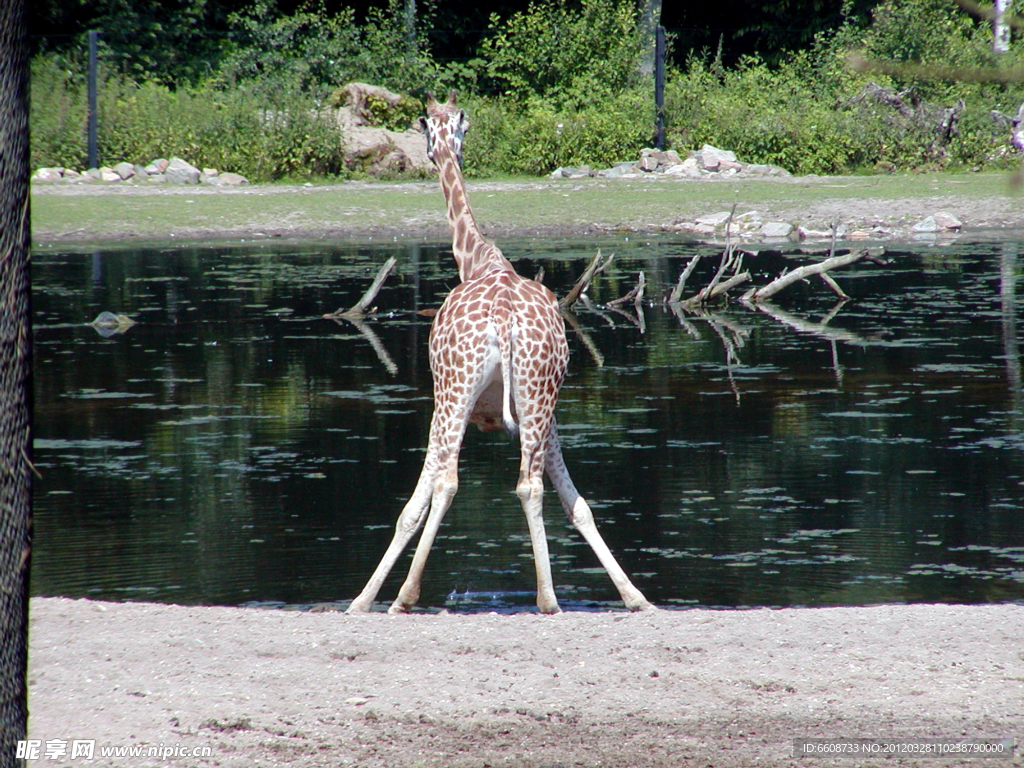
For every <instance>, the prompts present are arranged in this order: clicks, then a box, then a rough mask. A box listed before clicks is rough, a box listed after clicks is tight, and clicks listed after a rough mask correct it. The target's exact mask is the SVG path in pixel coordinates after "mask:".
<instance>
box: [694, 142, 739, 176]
mask: <svg viewBox="0 0 1024 768" xmlns="http://www.w3.org/2000/svg"><path fill="white" fill-rule="evenodd" d="M694 157H696V158H697V163H698V164H699V165H700V167H701V168H703V169H704V170H706V171H717V170H718V166H719V165H721V163H722V161H723V160H724V161H726V162H729V163H735V162H736V153H735V152H730V151H729V150H727V149H718V148H717V147H713V146H711V145H710V144H705V145H704V146H703V147H701V148H700V149H699V150H697V152H695V153H694Z"/></svg>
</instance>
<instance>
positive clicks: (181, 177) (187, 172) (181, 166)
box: [164, 157, 200, 184]
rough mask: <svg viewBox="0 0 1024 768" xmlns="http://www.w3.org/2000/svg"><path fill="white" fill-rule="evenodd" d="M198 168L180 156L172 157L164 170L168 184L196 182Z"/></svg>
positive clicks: (197, 181)
mask: <svg viewBox="0 0 1024 768" xmlns="http://www.w3.org/2000/svg"><path fill="white" fill-rule="evenodd" d="M199 175H200V173H199V169H198V168H196V167H195V166H194V165H192V164H191V163H188V162H186V161H185V160H182V159H181V158H180V157H172V158H171V161H170V162H169V163H168V164H167V168H166V170H165V171H164V176H166V177H167V181H168V183H170V184H198V183H199Z"/></svg>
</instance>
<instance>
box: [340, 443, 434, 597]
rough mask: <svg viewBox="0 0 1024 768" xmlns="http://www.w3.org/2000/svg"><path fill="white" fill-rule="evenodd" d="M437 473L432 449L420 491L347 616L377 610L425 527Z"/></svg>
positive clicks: (411, 502)
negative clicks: (402, 559)
mask: <svg viewBox="0 0 1024 768" xmlns="http://www.w3.org/2000/svg"><path fill="white" fill-rule="evenodd" d="M431 442H433V440H431ZM437 473H438V467H437V464H436V461H435V460H434V456H433V454H432V451H431V450H429V449H428V451H427V458H426V460H425V461H424V462H423V470H422V471H421V472H420V477H419V480H417V481H416V490H415V491H413V494H412V497H411V498H410V499H409V501H408V502H406V505H405V507H404V508H403V509H402V513H401V514H400V515H399V516H398V522H397V523H396V524H395V535H394V537H393V538H392V539H391V543H390V544H389V545H388V548H387V550H386V551H385V553H384V556H383V557H382V558H381V560H380V563H379V564H378V565H377V568H376V570H374V572H373V575H372V576H370V579H369V581H367V582H366V586H365V587H363V591H362V592H360V593H359V596H358V597H356V599H355V600H353V601H352V603H351V604H350V605H349V607H348V608H347V609H346V611H345V612H346V613H362V612H365V611H369V610H370V609H371V608H372V607H373V601H374V600H375V599H376V597H377V593H378V592H379V591H380V588H381V586H383V584H384V580H385V579H387V577H388V574H389V573H391V569H392V568H393V567H394V565H395V562H396V561H397V560H398V558H399V557H400V556H401V554H402V552H403V551H404V550H405V547H406V546H407V545H408V544H409V541H410V540H411V539H412V537H413V536H415V535H416V532H417V531H418V530H419V529H420V527H421V526H422V525H423V521H424V519H425V517H426V512H427V508H428V507H429V506H430V502H431V499H432V497H433V495H434V481H435V479H436V478H437Z"/></svg>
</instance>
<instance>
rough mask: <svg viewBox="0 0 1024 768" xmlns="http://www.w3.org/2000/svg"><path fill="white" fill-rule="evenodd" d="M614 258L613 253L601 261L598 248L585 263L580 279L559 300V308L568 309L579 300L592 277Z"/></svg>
mask: <svg viewBox="0 0 1024 768" xmlns="http://www.w3.org/2000/svg"><path fill="white" fill-rule="evenodd" d="M614 258H615V254H614V253H613V254H611V255H610V256H609V257H608V258H607V259H605V260H604V262H603V263H602V261H601V251H600V249H599V250H598V252H597V253H596V254H595V255H594V258H592V259H591V260H590V263H589V264H588V265H587V268H586V269H585V270H583V274H582V275H580V279H579V280H577V281H576V283H575V284H574V285H573V287H572V288H570V289H569V292H568V293H567V294H565V297H564V298H562V299H560V300H559V302H558V307H559V309H570V308H571V307H572V306H573V305H574V304H575V303H576V302H577V301H579V299H580V296H582V295H583V292H584V291H586V290H587V288H589V287H590V283H591V281H593V279H594V277H596V276H597V275H598V274H600V273H601V272H604V271H605V269H607V267H608V266H609V265H610V264H611V263H612V259H614Z"/></svg>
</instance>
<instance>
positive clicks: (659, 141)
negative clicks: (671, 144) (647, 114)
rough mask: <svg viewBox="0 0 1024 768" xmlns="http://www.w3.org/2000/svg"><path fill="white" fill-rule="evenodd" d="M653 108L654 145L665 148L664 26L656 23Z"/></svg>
mask: <svg viewBox="0 0 1024 768" xmlns="http://www.w3.org/2000/svg"><path fill="white" fill-rule="evenodd" d="M654 108H655V119H656V121H657V122H656V127H655V131H654V146H655V147H656V148H657V149H662V150H663V149H665V28H664V27H663V26H661V25H660V24H659V25H658V28H657V29H656V30H655V33H654Z"/></svg>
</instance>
